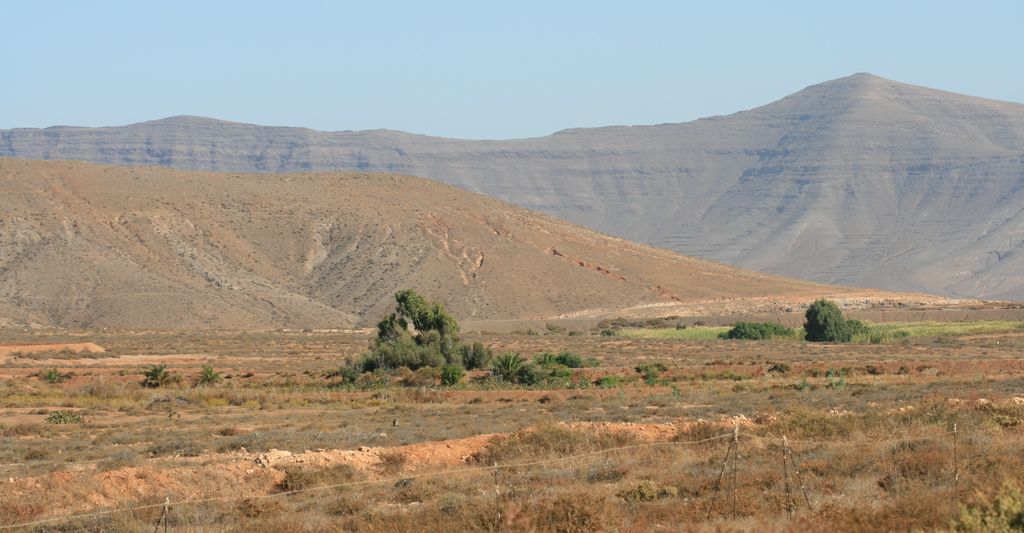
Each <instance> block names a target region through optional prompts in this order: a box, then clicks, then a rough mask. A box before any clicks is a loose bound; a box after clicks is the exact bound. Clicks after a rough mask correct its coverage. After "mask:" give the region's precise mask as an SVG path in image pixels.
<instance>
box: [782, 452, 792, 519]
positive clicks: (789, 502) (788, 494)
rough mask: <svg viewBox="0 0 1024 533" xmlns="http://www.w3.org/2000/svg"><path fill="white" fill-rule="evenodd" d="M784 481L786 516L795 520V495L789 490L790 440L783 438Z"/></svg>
mask: <svg viewBox="0 0 1024 533" xmlns="http://www.w3.org/2000/svg"><path fill="white" fill-rule="evenodd" d="M782 479H783V480H784V481H785V483H786V516H787V517H788V518H790V519H792V518H793V493H792V491H791V490H790V488H789V440H787V439H786V436H785V435H783V436H782Z"/></svg>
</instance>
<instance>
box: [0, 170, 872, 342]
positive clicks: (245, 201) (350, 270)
mask: <svg viewBox="0 0 1024 533" xmlns="http://www.w3.org/2000/svg"><path fill="white" fill-rule="evenodd" d="M0 195H2V196H3V198H4V210H3V212H2V213H0V316H2V317H5V319H6V321H7V322H8V323H11V322H13V323H25V324H37V325H55V326H63V327H86V326H89V327H118V328H195V327H209V328H242V329H262V328H272V327H315V328H330V327H348V326H352V325H359V324H363V325H365V324H372V323H374V322H375V321H376V320H378V319H379V318H380V317H381V316H382V315H383V314H384V313H385V311H386V310H387V308H388V306H389V305H391V303H392V301H391V300H392V295H393V293H394V292H395V291H396V290H399V289H401V288H406V287H411V288H416V289H418V290H420V291H422V292H423V293H425V294H428V295H431V296H432V297H435V298H439V299H440V300H442V301H444V302H446V303H447V305H448V306H449V308H450V309H451V310H452V311H453V312H454V313H455V315H456V316H457V317H459V318H460V319H468V320H473V319H475V320H487V319H525V318H546V317H564V316H580V317H587V316H591V317H592V316H603V315H614V314H618V313H621V312H623V311H624V310H625V309H627V308H635V309H639V310H647V309H648V308H649V307H650V306H658V307H659V308H660V307H664V309H666V310H667V311H675V312H680V311H679V309H678V308H679V307H680V306H683V307H685V306H686V305H694V306H697V307H696V308H695V312H696V311H697V310H698V309H697V308H699V311H700V312H705V313H706V312H708V311H709V309H719V310H723V311H725V312H728V311H729V310H730V309H732V310H739V309H740V308H743V309H747V303H750V304H751V305H754V306H755V307H758V306H760V307H758V308H762V307H764V306H765V305H771V304H772V302H775V303H781V304H786V305H789V304H792V303H794V302H795V303H799V302H801V301H803V302H806V301H808V300H810V299H812V298H814V297H816V296H819V295H822V294H832V295H838V296H840V297H843V296H846V297H851V298H853V297H857V298H860V297H866V298H868V299H875V300H883V299H885V298H889V297H891V296H892V295H888V294H885V293H870V291H868V292H869V293H868V294H864V292H865V291H861V294H854V293H852V292H851V291H850V290H848V289H843V288H837V287H830V286H822V285H815V284H811V283H806V282H801V281H797V280H791V279H786V278H781V277H777V276H771V275H763V274H757V273H754V272H748V271H744V270H740V269H737V268H733V267H729V266H725V265H721V264H717V263H712V262H708V261H704V260H699V259H692V258H688V257H683V256H680V255H677V254H675V253H672V252H668V251H663V250H658V249H655V248H651V247H648V246H645V245H640V244H635V243H631V242H628V241H624V240H621V239H617V238H612V237H608V236H605V235H601V234H598V233H595V232H593V231H591V230H588V229H585V228H582V227H579V226H575V225H573V224H570V223H566V222H562V221H559V220H555V219H553V218H551V217H548V216H546V215H541V214H537V213H534V212H531V211H528V210H525V209H522V208H519V207H514V206H511V205H508V204H505V203H502V202H500V201H498V200H494V199H489V198H486V197H483V196H480V195H477V194H475V193H471V192H468V191H465V190H462V189H459V188H456V187H451V186H448V185H443V184H440V183H436V182H433V181H430V180H425V179H420V178H413V177H406V176H396V175H384V174H352V173H330V174H273V175H269V174H210V173H200V172H191V171H179V170H170V169H164V168H128V167H108V166H97V165H93V164H88V163H81V162H59V161H58V162H45V161H24V160H17V159H0ZM745 302H746V303H745ZM766 302H767V303H766ZM781 304H780V305H781ZM716 306H717V307H716ZM730 306H732V307H730Z"/></svg>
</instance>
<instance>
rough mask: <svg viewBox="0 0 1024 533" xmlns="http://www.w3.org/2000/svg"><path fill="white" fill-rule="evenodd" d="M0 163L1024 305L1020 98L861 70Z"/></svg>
mask: <svg viewBox="0 0 1024 533" xmlns="http://www.w3.org/2000/svg"><path fill="white" fill-rule="evenodd" d="M0 155H11V156H16V157H22V158H31V159H81V160H88V161H94V162H103V163H116V164H152V165H163V166H171V167H177V168H189V169H204V170H215V171H254V172H295V171H308V170H357V171H364V172H369V171H384V172H400V173H404V174H411V175H416V176H423V177H428V178H432V179H436V180H440V181H444V182H446V183H450V184H454V185H458V186H461V187H464V188H467V189H470V190H473V191H477V192H483V193H485V194H488V195H492V196H495V197H498V198H500V199H503V200H506V201H510V202H513V203H516V204H518V205H522V206H524V207H527V208H530V209H536V210H539V211H543V212H546V213H548V214H551V215H554V216H557V217H559V218H562V219H566V220H570V221H573V222H576V223H578V224H583V225H585V226H588V227H591V228H594V229H597V230H599V231H604V232H607V233H609V234H613V235H617V236H619V237H623V238H628V239H632V240H637V241H642V242H647V243H651V244H653V245H656V246H659V247H664V248H669V249H673V250H676V251H678V252H681V253H685V254H689V255H695V256H699V257H704V258H708V259H713V260H717V261H723V262H727V263H730V264H733V265H737V266H742V267H744V268H751V269H754V270H759V271H765V272H773V273H777V274H784V275H788V276H793V277H799V278H805V279H812V280H816V281H819V282H826V283H839V284H844V285H858V286H870V287H881V288H887V289H897V290H924V291H927V292H936V293H943V294H948V295H961V296H963V295H969V296H975V297H989V298H1024V274H1022V273H1024V237H1022V235H1024V210H1022V208H1021V206H1022V205H1024V181H1022V180H1024V106H1022V105H1020V104H1013V103H1006V102H997V101H993V100H985V99H982V98H974V97H969V96H963V95H958V94H952V93H947V92H942V91H937V90H933V89H927V88H923V87H916V86H912V85H907V84H903V83H898V82H894V81H890V80H886V79H882V78H879V77H876V76H872V75H870V74H857V75H854V76H850V77H847V78H842V79H838V80H833V81H829V82H826V83H822V84H820V85H815V86H812V87H808V88H806V89H804V90H802V91H800V92H798V93H796V94H793V95H791V96H789V97H786V98H783V99H782V100H779V101H777V102H774V103H771V104H769V105H766V106H764V107H760V108H757V109H753V110H750V111H744V112H741V113H736V114H733V115H729V116H723V117H712V118H708V119H702V120H697V121H694V122H688V123H680V124H662V125H656V126H632V127H627V126H616V127H607V128H593V129H575V130H567V131H562V132H558V133H556V134H554V135H550V136H548V137H543V138H537V139H520V140H509V141H464V140H454V139H441V138H435V137H427V136H422V135H411V134H407V133H402V132H395V131H386V130H375V131H364V132H318V131H312V130H307V129H301V128H281V127H262V126H254V125H248V124H237V123H231V122H223V121H218V120H212V119H204V118H198V117H173V118H170V119H165V120H158V121H153V122H146V123H142V124H134V125H130V126H123V127H111V128H73V127H54V128H47V129H43V130H38V129H17V130H7V131H0Z"/></svg>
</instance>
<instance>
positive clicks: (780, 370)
mask: <svg viewBox="0 0 1024 533" xmlns="http://www.w3.org/2000/svg"><path fill="white" fill-rule="evenodd" d="M768 372H769V373H770V374H785V373H786V372H789V365H787V364H786V363H772V364H771V365H769V366H768Z"/></svg>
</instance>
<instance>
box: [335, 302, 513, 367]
mask: <svg viewBox="0 0 1024 533" xmlns="http://www.w3.org/2000/svg"><path fill="white" fill-rule="evenodd" d="M395 304H396V305H395V310H394V312H392V313H391V314H390V315H388V316H387V317H386V318H385V319H384V320H381V321H380V322H379V323H378V324H377V337H376V338H375V339H373V340H372V341H370V351H369V353H367V354H366V355H364V356H363V357H362V359H360V360H359V361H357V362H356V364H355V365H354V368H352V369H351V371H350V372H356V373H362V372H373V371H375V370H397V369H399V368H403V367H404V368H408V369H410V370H417V369H420V368H424V367H439V368H441V380H442V382H444V383H446V384H452V383H457V382H458V381H459V380H461V379H462V376H464V375H465V371H466V370H472V369H475V368H487V367H488V365H489V364H490V363H491V359H492V358H493V353H492V351H491V349H490V348H488V347H486V346H484V345H483V344H481V343H474V344H472V345H467V344H463V343H461V342H460V341H459V324H458V322H456V320H455V318H454V317H452V316H451V315H450V314H448V311H446V310H445V308H444V306H443V305H441V304H440V303H438V302H432V301H430V300H427V299H426V298H424V297H423V296H421V295H419V294H418V293H416V291H413V290H403V291H399V292H398V293H396V294H395Z"/></svg>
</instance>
